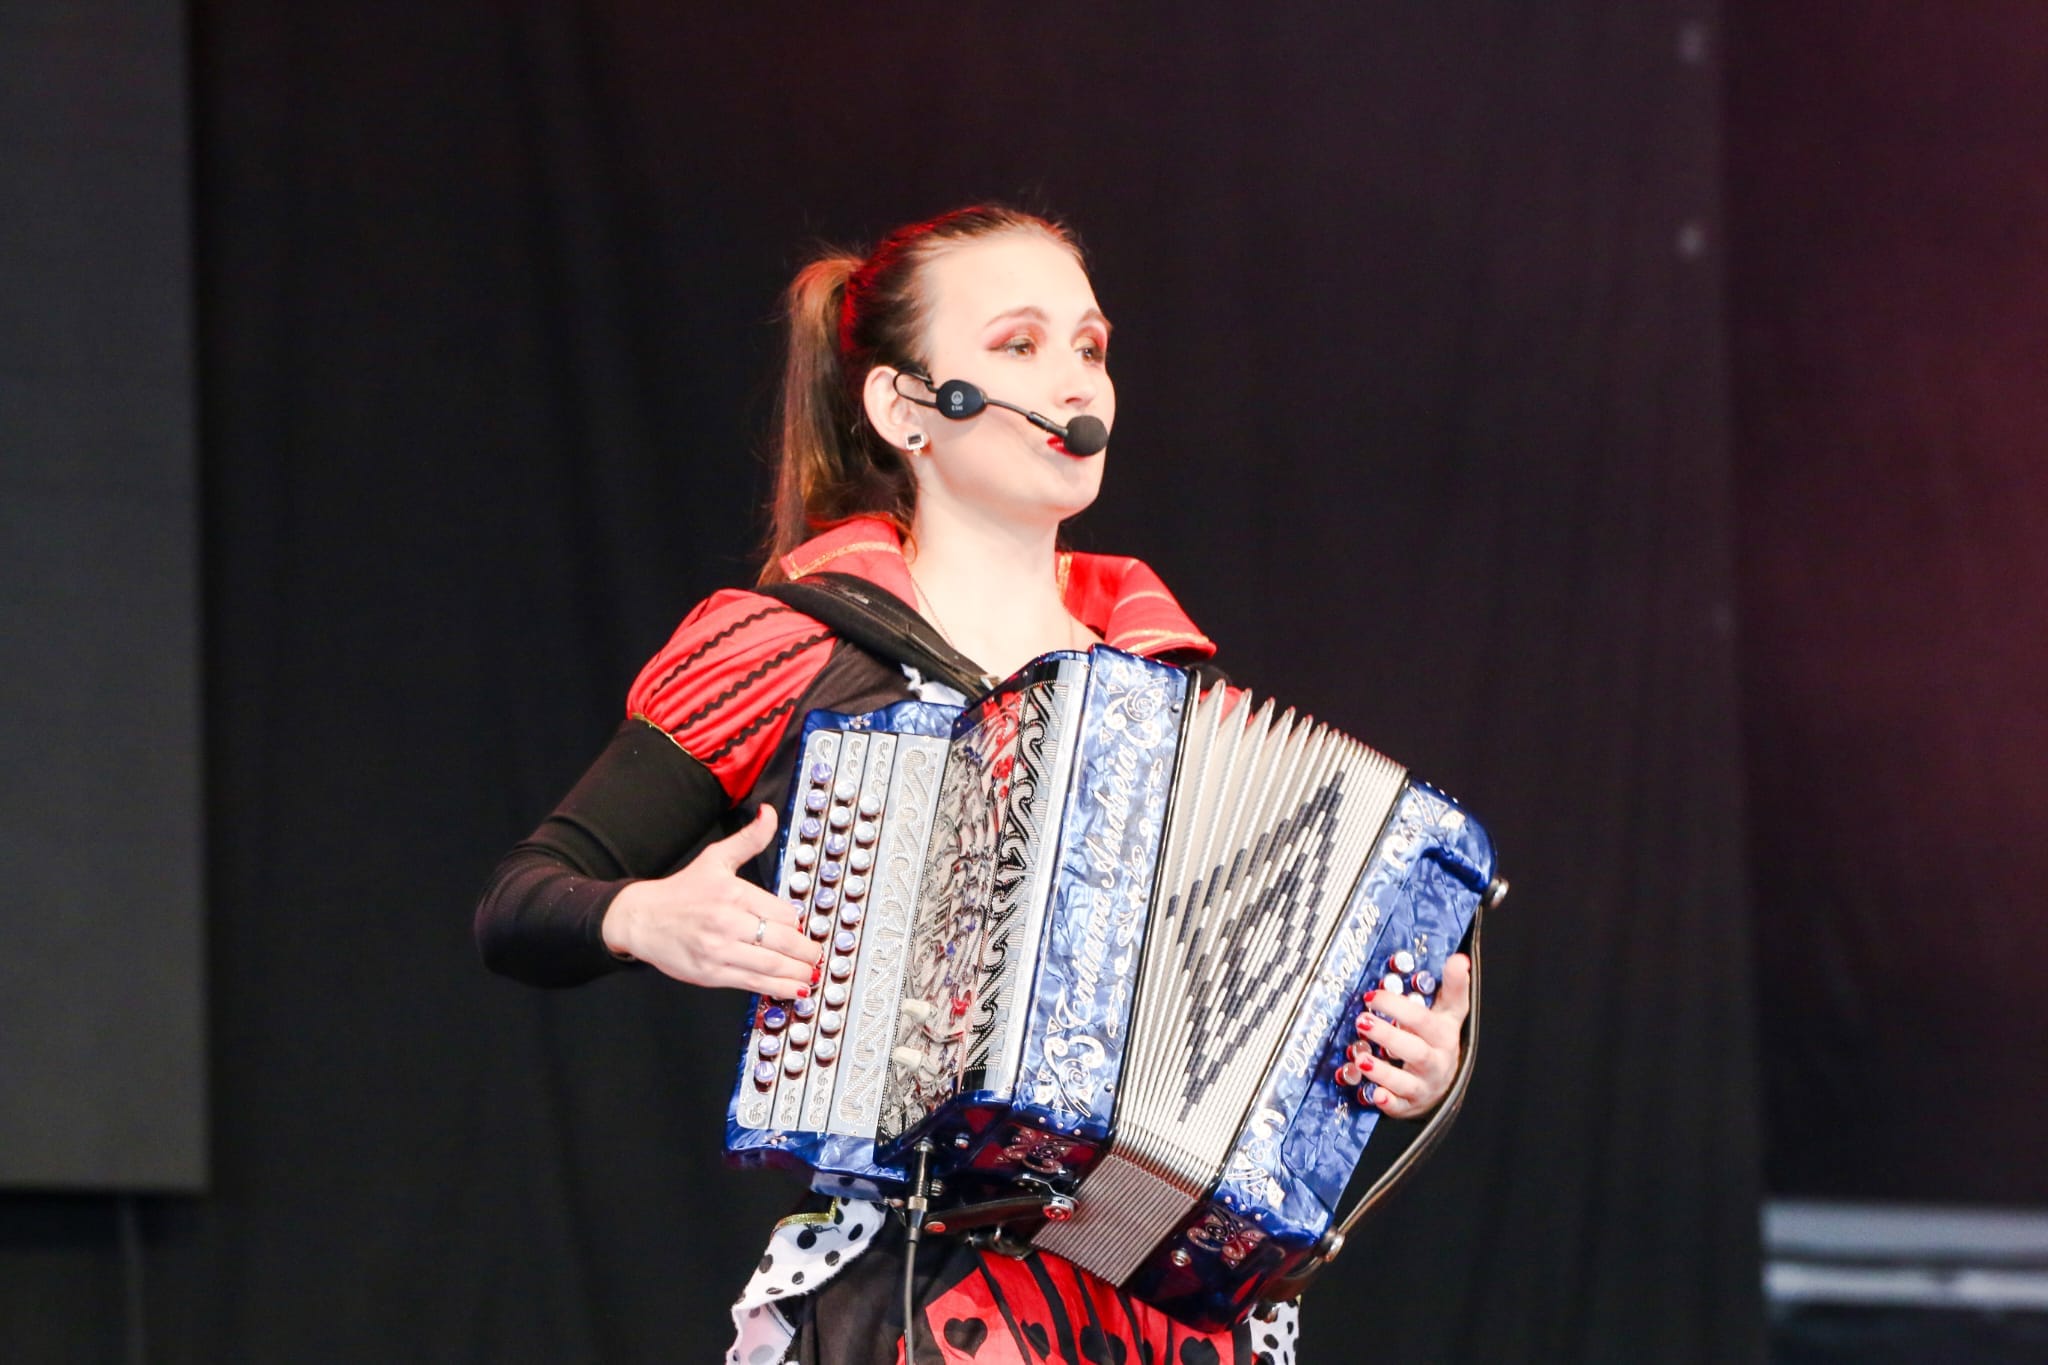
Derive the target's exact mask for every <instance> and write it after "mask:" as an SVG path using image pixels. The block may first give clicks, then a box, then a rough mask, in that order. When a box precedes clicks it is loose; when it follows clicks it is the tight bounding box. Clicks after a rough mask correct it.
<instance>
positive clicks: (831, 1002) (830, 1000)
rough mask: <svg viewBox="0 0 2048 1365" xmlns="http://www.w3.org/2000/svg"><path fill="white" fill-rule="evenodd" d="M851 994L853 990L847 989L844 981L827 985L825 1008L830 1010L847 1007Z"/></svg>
mask: <svg viewBox="0 0 2048 1365" xmlns="http://www.w3.org/2000/svg"><path fill="white" fill-rule="evenodd" d="M850 994H851V992H850V991H849V990H848V989H847V986H846V983H845V982H844V981H834V982H833V983H832V984H831V985H829V986H827V987H825V1008H826V1009H828V1010H841V1009H845V1008H846V998H847V996H848V995H850Z"/></svg>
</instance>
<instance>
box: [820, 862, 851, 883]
mask: <svg viewBox="0 0 2048 1365" xmlns="http://www.w3.org/2000/svg"><path fill="white" fill-rule="evenodd" d="M845 870H846V869H845V867H844V866H843V865H842V864H840V863H837V862H828V863H826V864H824V865H823V866H822V867H820V868H819V869H818V880H819V881H821V882H823V883H824V884H825V885H827V886H830V885H832V883H834V882H836V881H838V880H839V874H840V873H841V872H843V871H845Z"/></svg>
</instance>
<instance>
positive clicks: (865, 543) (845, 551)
mask: <svg viewBox="0 0 2048 1365" xmlns="http://www.w3.org/2000/svg"><path fill="white" fill-rule="evenodd" d="M876 550H887V551H889V552H890V553H892V554H894V555H897V556H899V557H900V556H901V555H902V554H903V548H902V547H901V546H899V545H894V544H891V543H890V542H889V541H886V540H856V541H855V542H853V544H851V545H842V546H840V547H839V548H838V549H836V550H832V551H829V552H827V553H825V554H822V555H819V556H818V557H817V558H816V559H814V560H812V561H811V562H810V563H808V564H806V565H804V566H802V567H801V568H796V569H790V568H789V565H788V564H786V563H785V564H784V565H783V566H782V567H783V568H784V569H788V571H789V576H790V578H791V579H792V580H795V579H799V578H803V577H805V576H806V575H808V574H814V573H816V572H817V571H818V570H820V569H822V568H824V567H825V566H826V565H827V564H830V563H831V562H832V561H833V560H835V559H838V558H839V557H840V556H842V555H859V554H872V553H873V552H874V551H876Z"/></svg>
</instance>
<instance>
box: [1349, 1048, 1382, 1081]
mask: <svg viewBox="0 0 2048 1365" xmlns="http://www.w3.org/2000/svg"><path fill="white" fill-rule="evenodd" d="M1345 1055H1346V1056H1348V1057H1349V1058H1351V1060H1352V1061H1354V1062H1357V1063H1360V1064H1363V1063H1365V1062H1368V1061H1371V1060H1372V1059H1373V1058H1374V1057H1384V1056H1386V1054H1385V1053H1384V1052H1381V1051H1380V1050H1379V1049H1378V1048H1377V1047H1375V1046H1373V1045H1372V1044H1371V1043H1368V1042H1366V1041H1365V1040H1364V1039H1363V1038H1361V1039H1359V1040H1358V1041H1357V1042H1355V1043H1353V1044H1352V1045H1351V1046H1350V1047H1348V1048H1346V1049H1345ZM1346 1084H1347V1085H1357V1084H1358V1082H1357V1081H1347V1082H1346Z"/></svg>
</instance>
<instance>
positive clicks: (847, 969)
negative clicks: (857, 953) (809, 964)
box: [826, 957, 853, 981]
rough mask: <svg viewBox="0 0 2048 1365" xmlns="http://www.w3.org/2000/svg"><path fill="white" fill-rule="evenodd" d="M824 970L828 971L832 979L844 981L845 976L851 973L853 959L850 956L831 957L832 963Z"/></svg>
mask: <svg viewBox="0 0 2048 1365" xmlns="http://www.w3.org/2000/svg"><path fill="white" fill-rule="evenodd" d="M826 971H827V972H829V973H830V975H831V977H832V979H833V980H834V981H844V980H846V978H847V977H849V976H852V975H853V959H852V958H850V957H835V958H833V959H832V965H831V966H830V967H828V968H827V969H826Z"/></svg>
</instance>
